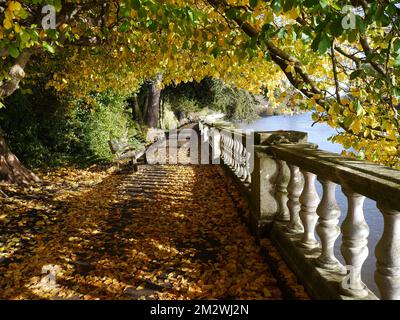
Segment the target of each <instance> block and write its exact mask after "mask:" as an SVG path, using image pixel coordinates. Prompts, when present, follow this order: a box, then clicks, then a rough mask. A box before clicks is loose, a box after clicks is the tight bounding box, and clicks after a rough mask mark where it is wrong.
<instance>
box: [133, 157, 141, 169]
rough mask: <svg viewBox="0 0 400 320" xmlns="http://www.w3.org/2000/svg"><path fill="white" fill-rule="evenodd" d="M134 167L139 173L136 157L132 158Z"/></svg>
mask: <svg viewBox="0 0 400 320" xmlns="http://www.w3.org/2000/svg"><path fill="white" fill-rule="evenodd" d="M132 166H133V171H135V172H138V170H139V168H138V165H137V162H136V158H135V157H133V158H132Z"/></svg>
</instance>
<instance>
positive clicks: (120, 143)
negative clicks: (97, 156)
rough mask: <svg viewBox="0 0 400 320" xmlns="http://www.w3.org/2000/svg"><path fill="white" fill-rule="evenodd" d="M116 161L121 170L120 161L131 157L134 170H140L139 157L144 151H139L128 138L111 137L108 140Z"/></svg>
mask: <svg viewBox="0 0 400 320" xmlns="http://www.w3.org/2000/svg"><path fill="white" fill-rule="evenodd" d="M108 145H109V146H110V150H111V153H112V155H113V158H114V162H115V163H116V165H117V170H119V166H120V165H119V163H120V161H121V160H124V159H130V160H131V163H132V166H133V170H134V171H135V172H136V171H138V164H137V159H138V158H140V157H141V156H142V155H143V151H138V150H137V147H135V146H133V145H132V144H131V143H129V141H128V140H127V139H126V138H123V139H111V140H109V141H108Z"/></svg>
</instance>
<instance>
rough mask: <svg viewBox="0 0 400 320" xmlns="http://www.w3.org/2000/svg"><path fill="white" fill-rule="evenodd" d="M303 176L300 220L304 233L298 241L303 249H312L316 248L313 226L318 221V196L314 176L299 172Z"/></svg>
mask: <svg viewBox="0 0 400 320" xmlns="http://www.w3.org/2000/svg"><path fill="white" fill-rule="evenodd" d="M301 172H302V173H303V176H304V189H303V192H302V193H301V196H300V199H299V200H300V203H301V210H300V214H299V215H300V219H301V222H302V223H303V227H304V233H303V237H302V239H301V241H300V245H301V246H302V247H303V248H307V249H312V248H315V247H317V246H318V241H317V240H316V239H315V225H316V224H317V221H318V215H317V207H318V204H319V201H320V199H319V196H318V193H317V190H316V189H315V179H316V177H317V176H316V175H315V174H313V173H311V172H308V171H301Z"/></svg>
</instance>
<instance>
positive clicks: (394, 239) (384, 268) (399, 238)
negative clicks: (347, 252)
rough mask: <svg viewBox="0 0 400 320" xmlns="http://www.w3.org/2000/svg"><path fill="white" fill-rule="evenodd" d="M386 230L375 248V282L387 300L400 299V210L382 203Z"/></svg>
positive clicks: (380, 207)
mask: <svg viewBox="0 0 400 320" xmlns="http://www.w3.org/2000/svg"><path fill="white" fill-rule="evenodd" d="M378 208H379V210H380V211H381V212H382V214H383V219H384V230H383V235H382V238H381V239H380V241H379V242H378V245H377V246H376V248H375V255H376V259H377V262H376V271H375V282H376V284H377V286H378V288H379V291H380V293H381V298H382V299H385V300H400V211H399V210H394V209H391V208H390V207H389V206H385V205H384V204H382V203H378Z"/></svg>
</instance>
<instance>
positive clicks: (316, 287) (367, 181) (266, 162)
mask: <svg viewBox="0 0 400 320" xmlns="http://www.w3.org/2000/svg"><path fill="white" fill-rule="evenodd" d="M212 128H214V131H216V130H215V129H216V128H218V129H221V125H215V124H209V123H201V124H200V130H201V132H203V133H204V131H207V130H211V131H212ZM234 131H235V130H232V129H229V130H226V131H225V132H228V133H231V134H233V132H234ZM221 132H222V131H221ZM212 136H213V138H211V140H213V139H214V143H212V144H210V146H211V148H212V149H219V150H220V154H221V159H222V165H223V166H224V167H225V168H226V169H227V170H228V171H231V172H232V171H233V172H234V173H235V176H238V177H240V174H239V175H238V174H237V171H238V169H237V166H235V161H237V160H232V159H237V158H238V157H236V158H235V153H239V154H238V155H239V156H241V155H242V150H243V149H246V151H247V152H252V153H254V170H253V171H252V172H251V180H250V181H251V184H250V186H249V188H248V193H247V194H246V195H247V196H248V197H249V200H250V203H251V205H252V218H253V221H251V225H252V228H253V231H255V232H256V235H257V236H260V237H261V236H263V233H264V232H268V235H269V237H270V238H271V239H272V241H273V242H274V244H275V245H276V247H277V248H278V250H279V251H280V253H281V255H282V256H283V257H284V258H285V260H286V262H287V263H288V264H289V265H290V267H291V268H292V269H293V271H294V272H295V273H296V274H297V276H298V278H299V279H300V281H301V282H302V283H303V284H304V285H305V286H306V288H307V289H308V291H309V292H310V294H311V295H312V296H313V297H315V298H323V299H377V296H376V295H375V294H374V293H372V292H371V291H370V290H369V289H368V288H367V286H366V285H365V284H364V283H363V282H362V277H361V270H362V267H363V264H364V262H365V260H366V258H367V257H368V255H369V254H370V253H369V251H368V247H367V244H368V235H369V227H368V224H367V222H366V221H365V218H364V212H363V203H364V200H365V198H366V197H368V198H370V199H372V200H375V201H376V203H377V207H378V209H379V210H380V212H381V213H382V215H383V218H384V231H383V235H382V237H381V239H380V241H379V242H378V244H377V245H376V248H375V255H376V259H377V265H376V270H375V282H376V284H377V286H378V288H379V291H380V296H381V299H392V300H400V171H398V170H395V169H391V168H388V167H385V166H381V165H377V164H373V163H368V162H365V161H360V160H355V159H351V158H346V157H343V156H341V155H338V154H334V153H330V152H326V151H323V150H319V149H317V147H316V146H315V145H313V144H309V143H307V134H305V133H301V132H285V131H280V132H255V134H254V144H255V145H254V148H253V149H254V151H253V150H250V145H249V144H248V143H249V141H248V140H247V144H243V147H240V148H235V147H233V146H232V145H231V142H229V141H232V139H233V135H232V137H231V138H230V139H229V138H223V134H222V133H221V134H220V136H221V137H222V138H221V139H220V142H219V143H215V137H216V136H218V134H217V133H214V134H213V135H212ZM226 141H228V142H226ZM226 148H227V150H226ZM212 152H213V154H214V153H215V152H214V151H212ZM217 154H218V152H217ZM232 161H233V163H232ZM317 179H318V181H319V182H320V183H321V185H322V189H323V193H322V199H320V198H319V195H318V193H317V190H316V186H315V182H316V180H317ZM237 181H238V182H239V183H242V182H243V181H242V180H240V179H237ZM337 186H340V187H341V189H342V192H343V193H344V195H345V196H346V198H347V202H348V210H347V213H346V215H345V219H344V220H343V223H342V225H341V226H340V227H339V217H340V215H341V214H343V213H342V212H341V211H340V208H339V206H338V204H337V202H336V189H337ZM316 235H318V238H317V237H316ZM340 235H342V240H341V246H340V251H341V254H342V257H343V258H344V261H345V264H346V266H344V265H342V264H341V263H340V262H339V260H338V259H337V257H336V256H335V251H334V245H335V242H336V240H337V239H338V238H339V236H340Z"/></svg>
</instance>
